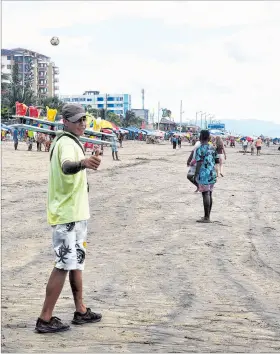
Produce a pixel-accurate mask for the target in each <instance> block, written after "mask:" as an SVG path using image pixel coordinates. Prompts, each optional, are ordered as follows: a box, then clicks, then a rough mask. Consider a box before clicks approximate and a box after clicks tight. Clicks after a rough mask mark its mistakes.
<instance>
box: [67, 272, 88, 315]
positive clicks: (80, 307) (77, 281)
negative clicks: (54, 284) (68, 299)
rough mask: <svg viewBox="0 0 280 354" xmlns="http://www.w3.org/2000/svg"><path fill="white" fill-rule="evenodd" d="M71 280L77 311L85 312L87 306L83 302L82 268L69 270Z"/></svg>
mask: <svg viewBox="0 0 280 354" xmlns="http://www.w3.org/2000/svg"><path fill="white" fill-rule="evenodd" d="M69 281H70V285H71V289H72V294H73V298H74V303H75V307H76V311H77V312H80V313H85V312H86V311H87V308H86V306H85V305H84V303H83V277H82V271H81V270H71V271H70V272H69Z"/></svg>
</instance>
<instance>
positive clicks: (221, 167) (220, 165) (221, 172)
mask: <svg viewBox="0 0 280 354" xmlns="http://www.w3.org/2000/svg"><path fill="white" fill-rule="evenodd" d="M219 167H220V175H221V176H222V177H224V173H223V158H222V157H220V163H219Z"/></svg>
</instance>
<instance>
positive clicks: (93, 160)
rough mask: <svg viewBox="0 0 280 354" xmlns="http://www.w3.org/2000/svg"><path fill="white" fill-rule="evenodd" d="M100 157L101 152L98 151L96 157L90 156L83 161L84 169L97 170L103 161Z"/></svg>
mask: <svg viewBox="0 0 280 354" xmlns="http://www.w3.org/2000/svg"><path fill="white" fill-rule="evenodd" d="M98 156H99V150H97V151H96V153H95V155H92V156H90V157H89V158H88V159H84V160H82V167H85V168H88V169H90V170H97V169H98V167H99V165H100V163H101V159H100V157H98Z"/></svg>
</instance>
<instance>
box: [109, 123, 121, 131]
mask: <svg viewBox="0 0 280 354" xmlns="http://www.w3.org/2000/svg"><path fill="white" fill-rule="evenodd" d="M110 123H111V124H112V127H113V129H114V130H120V128H119V127H118V126H117V125H116V124H115V123H113V122H110Z"/></svg>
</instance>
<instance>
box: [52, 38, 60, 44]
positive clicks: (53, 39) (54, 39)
mask: <svg viewBox="0 0 280 354" xmlns="http://www.w3.org/2000/svg"><path fill="white" fill-rule="evenodd" d="M51 45H59V38H58V37H52V39H51Z"/></svg>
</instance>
